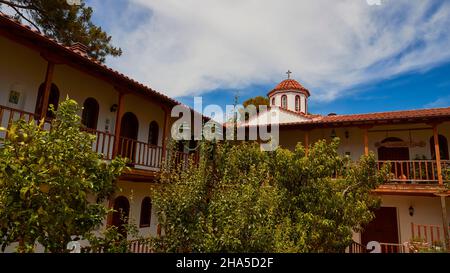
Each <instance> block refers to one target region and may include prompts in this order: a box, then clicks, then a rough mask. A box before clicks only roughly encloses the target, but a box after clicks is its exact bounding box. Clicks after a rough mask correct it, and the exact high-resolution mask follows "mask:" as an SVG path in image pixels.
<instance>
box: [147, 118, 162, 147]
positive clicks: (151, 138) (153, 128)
mask: <svg viewBox="0 0 450 273" xmlns="http://www.w3.org/2000/svg"><path fill="white" fill-rule="evenodd" d="M158 139H159V126H158V123H157V122H156V121H152V122H150V126H149V128H148V144H152V145H158Z"/></svg>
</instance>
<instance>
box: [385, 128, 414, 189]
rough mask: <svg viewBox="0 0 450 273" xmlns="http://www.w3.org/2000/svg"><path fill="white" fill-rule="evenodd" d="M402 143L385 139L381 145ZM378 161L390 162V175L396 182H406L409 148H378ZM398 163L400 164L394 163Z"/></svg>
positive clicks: (399, 140) (394, 139)
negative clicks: (392, 175)
mask: <svg viewBox="0 0 450 273" xmlns="http://www.w3.org/2000/svg"><path fill="white" fill-rule="evenodd" d="M387 142H394V143H395V142H402V140H401V139H399V138H394V137H391V138H387V139H385V140H383V141H382V143H387ZM378 160H386V161H392V162H391V173H392V174H394V176H395V179H396V180H401V181H404V182H405V181H406V180H407V179H408V178H410V177H411V176H410V173H409V172H408V171H409V170H410V169H411V168H408V167H409V166H408V164H409V162H407V161H408V160H409V148H408V147H380V148H378ZM395 161H400V162H395Z"/></svg>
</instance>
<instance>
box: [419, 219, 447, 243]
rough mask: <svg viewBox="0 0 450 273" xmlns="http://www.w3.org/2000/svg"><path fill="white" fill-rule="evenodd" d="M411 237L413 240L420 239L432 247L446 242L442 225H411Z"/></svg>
mask: <svg viewBox="0 0 450 273" xmlns="http://www.w3.org/2000/svg"><path fill="white" fill-rule="evenodd" d="M449 230H450V226H449ZM411 237H412V238H413V239H420V240H422V241H423V242H424V243H428V244H430V245H433V244H436V243H442V242H443V241H444V240H445V236H444V229H443V226H441V225H420V224H414V223H411Z"/></svg>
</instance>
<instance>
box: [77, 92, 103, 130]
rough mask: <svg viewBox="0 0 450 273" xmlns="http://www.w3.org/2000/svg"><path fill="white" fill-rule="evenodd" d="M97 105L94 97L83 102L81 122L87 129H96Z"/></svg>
mask: <svg viewBox="0 0 450 273" xmlns="http://www.w3.org/2000/svg"><path fill="white" fill-rule="evenodd" d="M98 111H99V106H98V102H97V100H95V99H94V98H87V99H86V100H85V101H84V103H83V114H82V115H81V123H82V124H83V125H84V126H86V127H87V128H89V129H93V130H95V129H97V121H98Z"/></svg>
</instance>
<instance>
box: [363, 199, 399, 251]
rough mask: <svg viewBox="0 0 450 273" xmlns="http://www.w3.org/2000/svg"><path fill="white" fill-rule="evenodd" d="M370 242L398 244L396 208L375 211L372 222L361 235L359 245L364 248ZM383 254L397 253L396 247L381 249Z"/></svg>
mask: <svg viewBox="0 0 450 273" xmlns="http://www.w3.org/2000/svg"><path fill="white" fill-rule="evenodd" d="M370 241H377V242H379V243H389V244H398V242H399V239H398V224H397V208H395V207H381V208H379V209H377V210H376V211H375V219H373V220H372V222H370V223H369V224H368V225H367V226H366V227H365V228H364V231H363V232H362V234H361V244H362V245H364V246H366V245H367V243H368V242H370ZM382 249H383V250H384V252H399V251H400V249H399V248H398V247H392V248H390V249H386V248H382Z"/></svg>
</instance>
